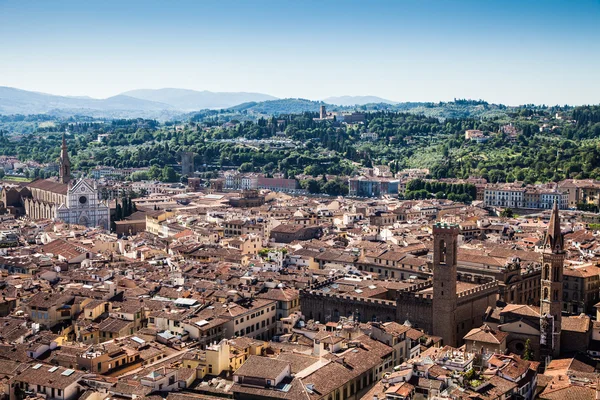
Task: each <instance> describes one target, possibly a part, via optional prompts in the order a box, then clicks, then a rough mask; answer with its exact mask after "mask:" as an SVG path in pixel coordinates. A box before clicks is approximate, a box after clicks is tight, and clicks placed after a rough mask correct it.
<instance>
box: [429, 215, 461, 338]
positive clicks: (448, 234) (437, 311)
mask: <svg viewBox="0 0 600 400" xmlns="http://www.w3.org/2000/svg"><path fill="white" fill-rule="evenodd" d="M458 233H459V230H458V227H457V226H456V225H447V224H435V225H434V226H433V321H432V322H433V334H434V335H436V336H440V337H441V338H442V339H443V341H444V344H445V345H449V346H454V347H456V345H457V342H458V341H457V336H458V323H457V321H456V309H457V302H458V295H457V293H456V253H457V250H458Z"/></svg>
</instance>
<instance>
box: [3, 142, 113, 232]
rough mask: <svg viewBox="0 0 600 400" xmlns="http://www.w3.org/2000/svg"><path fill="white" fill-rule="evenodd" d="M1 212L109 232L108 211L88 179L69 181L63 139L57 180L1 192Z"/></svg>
mask: <svg viewBox="0 0 600 400" xmlns="http://www.w3.org/2000/svg"><path fill="white" fill-rule="evenodd" d="M2 202H3V204H4V208H6V209H7V210H8V211H9V212H11V213H14V214H15V215H23V214H24V215H26V216H27V217H29V218H31V219H34V220H35V219H52V220H55V221H62V222H65V223H68V224H76V225H83V226H88V227H102V228H104V229H109V226H110V210H109V207H108V205H107V204H106V203H104V202H102V201H100V196H99V192H98V187H97V185H96V183H95V182H94V181H91V180H87V179H79V180H76V181H75V180H71V162H70V160H69V154H68V150H67V144H66V141H65V138H64V135H63V142H62V148H61V155H60V169H59V176H58V179H57V178H51V179H38V180H36V181H33V182H31V183H29V184H27V185H25V186H22V187H19V188H5V189H3V190H2Z"/></svg>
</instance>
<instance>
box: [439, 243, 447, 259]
mask: <svg viewBox="0 0 600 400" xmlns="http://www.w3.org/2000/svg"><path fill="white" fill-rule="evenodd" d="M439 251H440V263H445V262H446V242H445V241H443V240H440V248H439Z"/></svg>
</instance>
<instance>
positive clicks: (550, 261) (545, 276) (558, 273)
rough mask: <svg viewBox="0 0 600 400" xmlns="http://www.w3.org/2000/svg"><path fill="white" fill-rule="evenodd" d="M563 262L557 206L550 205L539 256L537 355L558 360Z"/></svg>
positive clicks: (562, 246)
mask: <svg viewBox="0 0 600 400" xmlns="http://www.w3.org/2000/svg"><path fill="white" fill-rule="evenodd" d="M564 260H565V251H564V239H563V235H562V231H561V230H560V216H559V215H558V204H557V203H556V202H554V208H553V209H552V216H551V217H550V223H549V224H548V231H547V232H546V237H545V239H544V250H543V253H542V277H541V290H542V293H541V296H540V299H541V301H540V332H541V337H540V345H541V346H540V347H541V352H542V354H540V355H541V356H542V357H543V358H545V357H549V356H551V357H558V356H559V354H560V334H561V323H562V301H563V265H564Z"/></svg>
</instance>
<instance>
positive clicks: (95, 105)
mask: <svg viewBox="0 0 600 400" xmlns="http://www.w3.org/2000/svg"><path fill="white" fill-rule="evenodd" d="M175 111H177V110H176V108H175V107H173V106H171V105H169V104H165V103H159V102H155V101H148V100H142V99H136V98H134V97H130V96H125V95H117V96H113V97H109V98H107V99H92V98H88V97H69V96H55V95H52V94H46V93H38V92H30V91H26V90H20V89H15V88H10V87H5V86H0V114H24V115H28V114H53V115H54V114H56V115H89V116H93V117H126V116H129V117H151V116H153V115H161V114H165V115H169V114H174V112H175Z"/></svg>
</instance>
